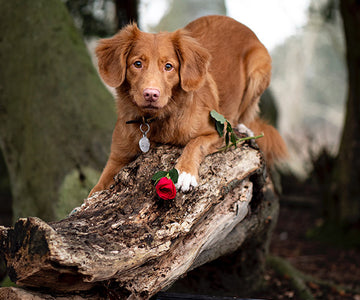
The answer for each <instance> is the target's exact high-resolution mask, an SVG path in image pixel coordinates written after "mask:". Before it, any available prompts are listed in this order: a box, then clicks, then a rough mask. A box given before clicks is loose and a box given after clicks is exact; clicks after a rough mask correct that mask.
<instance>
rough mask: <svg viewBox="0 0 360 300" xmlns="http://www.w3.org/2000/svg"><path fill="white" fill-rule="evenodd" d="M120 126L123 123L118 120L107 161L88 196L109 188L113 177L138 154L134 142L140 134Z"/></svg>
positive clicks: (137, 148)
mask: <svg viewBox="0 0 360 300" xmlns="http://www.w3.org/2000/svg"><path fill="white" fill-rule="evenodd" d="M122 124H125V122H123V121H121V120H120V121H118V122H117V123H116V125H115V129H114V132H113V136H112V143H111V152H110V156H109V159H108V161H107V163H106V166H105V168H104V170H103V172H102V174H101V176H100V179H99V181H98V183H97V184H96V185H95V187H94V188H93V189H92V190H91V192H90V194H89V196H91V195H92V194H93V193H95V192H97V191H102V190H104V189H107V188H109V187H110V186H111V185H112V184H113V183H114V176H115V175H116V174H117V173H118V172H119V171H120V170H121V169H122V168H123V167H124V166H126V165H127V164H128V163H129V162H131V161H132V160H133V159H134V157H135V156H136V155H137V154H138V152H139V146H138V143H137V142H134V141H138V140H139V139H140V137H141V135H140V132H136V131H129V130H125V129H124V128H123V126H122ZM126 126H127V125H126Z"/></svg>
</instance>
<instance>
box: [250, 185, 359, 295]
mask: <svg viewBox="0 0 360 300" xmlns="http://www.w3.org/2000/svg"><path fill="white" fill-rule="evenodd" d="M293 183H294V182H293ZM295 186H296V187H295V189H294V185H293V186H292V188H291V189H288V188H286V185H285V188H284V189H285V190H284V193H283V196H282V197H281V199H280V215H279V219H278V223H277V226H276V229H275V231H274V233H273V236H272V241H271V245H270V254H271V255H273V256H278V257H281V258H284V259H285V260H286V261H287V262H289V263H290V264H291V265H292V266H293V267H295V268H296V269H297V270H299V271H300V272H301V273H303V274H306V275H310V276H312V277H313V278H314V280H306V286H307V288H308V289H309V290H310V291H311V294H312V295H313V298H314V299H326V300H338V299H339V300H340V299H341V300H344V299H345V300H347V299H349V300H350V299H352V300H360V292H359V291H360V249H359V248H356V247H352V248H351V247H348V248H345V247H343V246H340V245H335V244H333V243H331V242H320V241H319V240H316V239H312V238H310V237H309V233H310V232H311V231H312V230H314V228H317V227H318V226H319V225H321V224H322V222H323V220H322V219H321V212H320V209H319V207H320V200H319V199H320V196H319V193H318V191H317V189H316V187H314V185H312V184H309V183H305V184H301V183H298V182H297V183H295ZM299 195H301V196H299ZM358 238H359V237H358ZM265 281H266V283H267V284H266V286H267V288H266V290H264V291H261V292H259V293H257V294H256V295H250V296H251V297H253V298H259V299H299V298H300V297H299V295H298V294H297V292H296V291H295V289H294V287H293V285H292V284H291V278H290V276H289V275H287V274H285V275H280V274H279V273H277V272H275V270H274V269H272V268H271V267H270V266H268V267H267V270H266V274H265ZM320 281H322V283H324V282H327V283H328V284H321V282H320ZM319 282H320V283H319Z"/></svg>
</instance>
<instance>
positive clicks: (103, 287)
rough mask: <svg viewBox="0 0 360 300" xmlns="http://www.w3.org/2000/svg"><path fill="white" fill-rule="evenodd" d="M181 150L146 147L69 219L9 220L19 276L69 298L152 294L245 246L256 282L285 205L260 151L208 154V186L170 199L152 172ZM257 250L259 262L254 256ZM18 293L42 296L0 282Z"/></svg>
mask: <svg viewBox="0 0 360 300" xmlns="http://www.w3.org/2000/svg"><path fill="white" fill-rule="evenodd" d="M180 153H181V149H178V148H175V147H170V146H161V147H158V148H154V149H151V150H150V151H149V152H148V153H146V154H142V155H140V156H139V157H138V158H137V159H136V160H135V161H134V162H132V163H130V164H129V165H128V166H127V167H125V168H124V169H122V170H121V171H120V173H119V174H118V175H117V176H116V178H115V182H116V183H115V185H114V186H113V187H112V188H111V189H110V190H107V191H103V192H100V193H97V194H95V195H94V196H92V197H91V198H88V199H87V200H86V201H85V205H84V206H83V207H82V208H81V209H80V210H79V211H78V212H76V213H75V214H73V215H72V216H70V217H68V218H66V219H64V220H62V221H59V222H54V223H50V224H47V223H45V222H43V221H41V220H40V219H38V218H28V219H20V220H19V221H18V222H17V223H16V225H15V227H14V228H12V229H11V228H4V227H0V250H1V251H2V253H3V254H4V256H5V259H6V262H7V267H8V270H9V276H10V278H11V279H12V280H14V281H16V283H17V284H18V285H19V286H24V287H37V288H40V289H42V292H44V293H45V289H46V290H47V291H50V293H51V294H52V295H55V294H56V293H65V295H66V297H68V298H69V299H71V297H73V296H74V295H75V294H77V293H79V292H80V293H86V295H87V296H86V297H90V296H92V297H94V295H98V299H103V298H102V297H105V296H106V295H108V296H111V297H112V298H113V299H148V298H149V297H151V296H152V295H154V294H155V293H157V292H158V291H160V290H162V289H164V288H167V287H169V286H170V285H172V284H173V283H174V282H175V281H176V280H177V279H178V278H179V277H181V276H183V275H184V274H185V273H186V272H188V271H189V270H191V269H194V268H197V267H199V266H201V265H203V264H204V263H206V262H209V261H212V260H214V259H216V258H218V257H220V256H223V255H227V254H230V253H232V252H234V251H236V250H237V249H239V247H241V246H243V247H247V249H246V251H245V252H244V253H247V255H248V256H247V257H246V256H242V257H243V258H246V261H242V260H241V259H240V257H238V258H237V260H238V262H237V263H236V264H235V265H237V267H236V268H237V269H238V268H240V266H241V267H242V268H243V270H245V271H246V272H245V271H244V273H247V275H248V276H247V277H245V276H244V274H243V276H244V277H242V279H243V282H244V284H247V286H248V288H251V286H252V287H254V286H257V285H256V284H258V283H259V281H261V278H262V276H261V271H262V269H263V267H264V261H265V255H266V252H267V250H266V249H267V241H268V240H269V232H271V230H272V228H273V225H274V224H275V222H274V221H276V218H277V212H278V201H277V198H276V197H275V196H274V192H273V189H272V185H271V182H270V181H269V180H268V178H266V175H265V167H264V164H263V160H262V158H261V156H260V153H259V151H258V150H255V149H253V148H251V147H249V146H248V145H242V146H240V147H238V148H237V149H235V150H234V151H228V152H226V153H216V154H213V155H211V156H208V157H206V159H205V161H204V162H203V163H202V165H201V167H200V182H199V183H200V184H199V187H198V188H196V189H195V190H193V191H191V192H190V193H187V194H183V193H180V192H178V194H177V196H176V198H175V199H174V200H168V201H164V200H161V199H159V198H158V197H157V195H156V193H155V188H154V186H153V183H152V182H151V177H152V175H153V174H154V173H155V172H157V171H159V170H170V169H171V168H173V167H174V164H175V162H176V160H177V158H178V157H179V155H180ZM250 200H251V202H250ZM252 259H254V260H256V261H257V262H258V263H257V264H254V265H252V264H251V262H252ZM227 267H228V268H229V269H232V264H228V266H227ZM223 269H225V266H223V267H222V268H219V271H222V270H223ZM229 274H230V273H229ZM249 274H250V275H249ZM204 278H206V276H203V279H202V280H203V281H205V280H206V279H204ZM218 278H220V276H218ZM208 279H209V277H208ZM208 279H207V280H208ZM247 280H248V282H247ZM250 282H252V285H251V286H250V284H249V283H250ZM217 284H220V283H219V282H217ZM208 285H209V283H208ZM18 292H21V293H28V294H29V295H32V296H31V297H33V298H31V297H30V296H29V297H30V298H29V299H35V296H34V294H33V293H32V292H31V291H26V290H22V289H21V290H15V289H9V288H5V289H0V296H1V295H10V294H12V295H13V296H12V298H9V299H18V298H19V296H18V295H17V294H18ZM40 292H41V290H40ZM99 295H104V296H99ZM62 296H64V295H62ZM16 297H18V298H16ZM46 297H48V295H47V294H46V293H45V294H42V296H40V299H48V298H46ZM59 297H60V296H59ZM79 297H80V296H79ZM83 297H85V296H83ZM36 299H38V298H36Z"/></svg>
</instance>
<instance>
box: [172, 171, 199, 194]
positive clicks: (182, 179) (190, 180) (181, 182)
mask: <svg viewBox="0 0 360 300" xmlns="http://www.w3.org/2000/svg"><path fill="white" fill-rule="evenodd" d="M197 186H198V183H197V181H196V177H195V176H194V175H191V174H189V173H186V172H181V173H180V172H179V178H178V181H177V183H176V184H175V187H176V189H177V190H181V191H182V192H188V191H189V190H190V189H191V187H197Z"/></svg>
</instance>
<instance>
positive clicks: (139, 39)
mask: <svg viewBox="0 0 360 300" xmlns="http://www.w3.org/2000/svg"><path fill="white" fill-rule="evenodd" d="M96 54H97V56H98V64H99V71H100V75H101V76H102V78H103V79H104V81H105V82H106V83H107V84H108V85H110V86H112V87H116V91H117V108H118V120H117V123H116V126H115V129H114V132H113V139H112V145H111V153H110V157H109V160H108V162H107V164H106V166H105V168H104V171H103V173H102V175H101V177H100V179H99V182H98V183H97V184H96V186H95V187H94V188H93V189H92V191H91V192H90V194H92V193H94V192H96V191H99V190H102V189H105V188H108V187H109V186H110V185H111V184H112V183H113V177H114V175H115V174H116V173H117V172H118V171H119V170H120V169H121V168H122V167H124V166H125V165H126V164H128V163H129V162H130V161H131V160H133V159H134V157H135V156H136V155H137V154H138V153H139V152H140V148H139V140H140V139H141V138H142V136H143V135H144V132H145V133H146V134H145V135H147V138H148V139H149V140H150V142H151V143H164V144H174V145H180V146H185V148H184V150H183V153H182V155H181V156H180V158H179V160H178V161H177V164H176V169H177V170H178V171H179V174H180V176H179V182H178V185H177V187H178V188H179V189H181V190H182V191H187V190H189V188H191V186H194V187H195V186H197V181H198V180H197V178H198V168H199V165H200V163H201V161H202V160H203V158H204V157H205V156H206V155H208V154H210V153H213V152H214V151H216V149H217V147H219V146H220V144H221V143H222V141H223V139H222V138H220V137H219V135H218V133H217V131H216V130H215V126H214V123H213V122H212V121H211V119H210V117H209V113H210V111H211V110H213V109H215V110H216V111H218V112H219V113H221V114H223V115H224V116H225V117H226V118H227V120H229V121H230V123H231V124H232V125H233V126H234V125H237V124H239V123H244V124H245V125H246V126H247V127H249V128H250V129H251V130H252V131H253V132H254V133H255V134H258V133H260V132H263V133H264V135H265V137H263V138H261V139H259V140H258V144H259V146H260V148H261V150H262V151H263V152H264V154H265V158H266V159H267V160H268V163H272V162H273V161H274V160H275V159H279V158H282V157H283V156H285V155H286V147H285V144H284V142H283V140H282V138H281V137H280V135H279V134H278V132H277V131H276V130H275V129H274V128H273V127H271V126H269V125H267V124H266V123H265V122H263V121H261V120H260V119H259V118H258V117H257V115H258V102H259V98H260V95H261V94H262V93H263V92H264V90H265V89H266V88H267V86H268V85H269V82H270V75H271V74H270V73H271V58H270V56H269V54H268V52H267V50H266V49H265V47H264V46H263V45H262V44H261V43H260V41H259V40H258V39H257V37H256V36H255V34H254V33H253V32H252V31H251V30H250V29H249V28H247V27H246V26H244V25H242V24H240V23H238V22H237V21H235V20H233V19H231V18H228V17H225V16H207V17H202V18H199V19H197V20H195V21H193V22H191V23H190V24H189V25H187V26H186V27H185V28H184V29H180V30H177V31H175V32H172V33H168V32H161V33H158V34H150V33H144V32H141V31H140V30H139V29H138V28H137V26H136V25H134V24H132V25H128V26H126V27H125V28H124V29H122V30H121V31H120V32H119V33H118V34H116V35H115V36H114V37H112V38H109V39H103V40H101V41H100V44H99V46H98V47H97V49H96ZM127 121H130V124H127V123H126V122H127ZM145 123H146V124H145ZM147 124H148V125H147ZM140 127H141V130H140ZM146 131H148V132H146ZM145 144H146V142H145ZM145 147H146V146H145Z"/></svg>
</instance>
